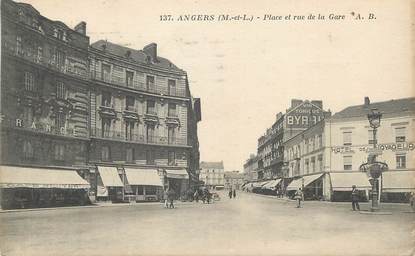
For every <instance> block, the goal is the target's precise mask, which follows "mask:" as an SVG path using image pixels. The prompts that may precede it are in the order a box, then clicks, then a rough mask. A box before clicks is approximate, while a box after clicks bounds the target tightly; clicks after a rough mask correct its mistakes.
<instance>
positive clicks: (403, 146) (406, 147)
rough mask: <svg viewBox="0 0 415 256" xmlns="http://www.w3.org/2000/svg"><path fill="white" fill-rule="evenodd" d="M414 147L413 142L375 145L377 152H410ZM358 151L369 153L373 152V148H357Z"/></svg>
mask: <svg viewBox="0 0 415 256" xmlns="http://www.w3.org/2000/svg"><path fill="white" fill-rule="evenodd" d="M414 148H415V145H414V143H413V142H397V143H387V144H377V145H376V150H377V151H387V150H390V151H397V150H398V151H412V150H414ZM359 150H360V151H364V152H369V151H371V150H373V146H363V147H360V148H359Z"/></svg>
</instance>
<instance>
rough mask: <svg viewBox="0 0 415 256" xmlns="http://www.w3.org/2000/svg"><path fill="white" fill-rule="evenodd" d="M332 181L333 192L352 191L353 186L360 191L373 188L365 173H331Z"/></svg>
mask: <svg viewBox="0 0 415 256" xmlns="http://www.w3.org/2000/svg"><path fill="white" fill-rule="evenodd" d="M330 179H331V187H332V189H333V191H351V190H352V186H353V185H356V187H357V188H358V189H370V188H371V187H372V186H371V185H370V182H369V179H368V177H367V175H366V173H364V172H331V173H330Z"/></svg>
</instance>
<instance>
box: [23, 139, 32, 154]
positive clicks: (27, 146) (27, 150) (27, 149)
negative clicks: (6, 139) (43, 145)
mask: <svg viewBox="0 0 415 256" xmlns="http://www.w3.org/2000/svg"><path fill="white" fill-rule="evenodd" d="M23 157H24V158H25V159H32V158H33V157H34V151H33V145H32V142H31V141H28V140H25V141H23Z"/></svg>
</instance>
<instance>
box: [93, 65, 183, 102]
mask: <svg viewBox="0 0 415 256" xmlns="http://www.w3.org/2000/svg"><path fill="white" fill-rule="evenodd" d="M101 79H102V80H104V81H111V65H109V64H104V63H103V64H102V65H101ZM125 85H126V86H127V87H133V86H134V72H133V71H128V70H126V71H125ZM145 85H146V90H147V91H150V92H155V91H156V84H155V77H154V76H151V75H146V84H145ZM167 86H168V94H169V95H173V96H175V95H176V80H174V79H168V80H167Z"/></svg>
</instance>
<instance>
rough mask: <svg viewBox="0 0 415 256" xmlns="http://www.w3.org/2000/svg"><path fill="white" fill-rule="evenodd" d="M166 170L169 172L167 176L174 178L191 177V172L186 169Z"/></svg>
mask: <svg viewBox="0 0 415 256" xmlns="http://www.w3.org/2000/svg"><path fill="white" fill-rule="evenodd" d="M166 172H167V178H172V179H188V178H189V174H188V173H187V171H186V170H185V169H178V170H173V169H168V170H166Z"/></svg>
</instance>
